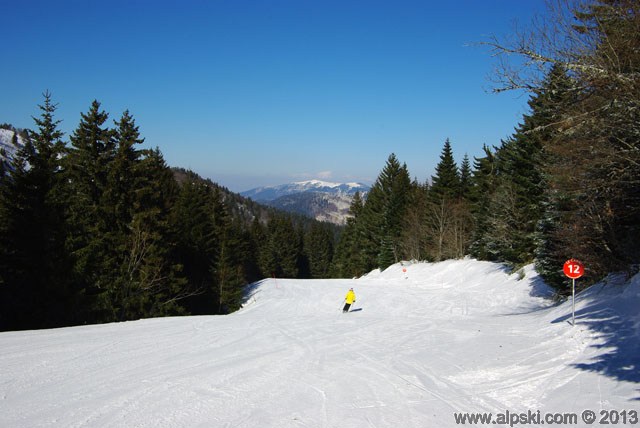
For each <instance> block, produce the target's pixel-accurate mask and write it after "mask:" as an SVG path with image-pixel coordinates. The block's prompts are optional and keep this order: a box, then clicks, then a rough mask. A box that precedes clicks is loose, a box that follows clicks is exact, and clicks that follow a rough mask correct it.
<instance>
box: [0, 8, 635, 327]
mask: <svg viewBox="0 0 640 428" xmlns="http://www.w3.org/2000/svg"><path fill="white" fill-rule="evenodd" d="M558 4H559V6H558V7H557V9H553V8H552V9H551V10H550V11H549V13H550V14H551V18H552V19H549V21H548V23H547V24H545V25H539V26H537V27H535V26H534V28H533V29H532V30H531V31H530V32H529V33H521V34H515V35H514V37H513V38H511V39H509V40H508V41H503V40H499V39H491V40H489V41H487V42H484V43H482V46H484V47H485V48H487V49H489V50H490V53H491V54H492V55H494V56H495V57H496V58H498V60H499V66H498V69H497V71H496V73H495V76H493V77H494V80H495V88H494V90H495V91H496V92H501V91H510V90H523V91H526V92H527V93H528V94H529V98H528V111H527V113H526V114H525V115H523V116H522V119H521V121H520V123H518V124H516V125H515V127H514V130H513V133H512V135H510V136H509V137H508V138H506V139H504V140H502V141H499V142H493V143H492V144H487V145H485V146H484V147H483V155H482V156H480V157H474V158H473V159H469V157H468V156H464V157H463V158H462V159H455V158H454V155H453V153H454V152H453V147H454V145H455V143H456V142H455V141H450V140H448V139H447V140H445V141H443V142H439V143H438V144H441V145H442V150H441V154H440V158H439V161H438V162H437V166H436V168H435V172H434V174H433V175H432V176H431V177H430V179H428V180H426V181H425V182H418V181H417V180H416V179H412V174H411V172H410V171H409V170H408V168H407V165H406V164H405V163H403V162H402V160H401V159H398V157H397V156H396V155H395V154H394V153H391V154H390V155H389V157H388V159H387V160H386V163H384V165H383V166H382V169H381V171H380V173H379V175H378V177H377V180H376V181H375V183H374V184H373V186H372V188H371V191H370V192H369V193H368V194H367V195H359V194H357V195H356V196H355V198H354V199H353V203H352V205H351V209H350V212H351V217H350V218H349V219H348V221H347V223H346V225H345V226H344V227H337V226H334V225H330V224H328V223H322V222H318V221H315V220H311V219H308V218H304V217H302V216H297V215H292V214H286V213H283V212H281V211H277V210H275V209H272V208H266V207H264V206H261V205H259V204H257V203H255V202H253V201H251V200H250V199H245V198H243V197H241V196H239V195H236V194H233V193H232V192H230V191H228V190H227V189H225V188H224V187H221V186H219V185H217V184H215V183H213V182H211V181H210V180H206V179H203V178H201V177H199V176H198V175H197V174H195V173H194V172H191V171H188V170H184V169H180V168H171V167H169V166H168V165H167V164H166V163H165V161H164V159H163V156H162V153H161V151H160V149H158V148H156V149H143V148H141V145H142V143H143V142H144V138H143V136H142V134H141V131H140V129H139V128H138V126H137V125H136V121H135V119H134V117H133V115H132V113H131V112H129V111H125V112H124V113H122V115H121V116H120V117H119V118H117V119H115V120H113V119H111V118H110V114H109V113H108V112H106V111H104V110H103V109H102V108H101V104H100V102H98V101H93V103H91V105H90V106H89V108H88V110H87V111H86V112H85V113H82V114H81V117H80V120H79V123H78V125H77V127H76V128H75V130H74V131H73V132H72V133H71V134H70V135H64V134H63V133H62V132H61V131H60V129H59V128H60V127H59V125H60V123H59V121H58V120H57V119H56V108H57V104H56V103H55V101H54V99H53V96H52V94H51V93H49V92H48V91H46V92H45V93H44V94H43V101H42V103H41V105H39V106H38V107H39V113H38V115H37V116H36V117H34V119H33V120H34V127H33V130H14V131H19V132H20V135H21V136H22V137H23V141H24V144H23V145H21V146H20V148H19V150H18V151H17V152H16V153H15V154H14V155H13V156H12V157H11V158H10V161H9V162H5V163H3V164H0V330H18V329H34V328H50V327H60V326H68V325H81V324H90V323H105V322H114V321H125V320H132V319H139V318H143V317H156V316H170V315H187V314H194V315H195V314H225V313H229V312H232V311H235V310H237V309H238V308H239V307H240V306H241V304H242V299H243V290H244V287H245V286H246V285H247V284H250V283H252V282H254V281H258V280H260V279H262V278H265V277H277V278H331V277H335V278H351V277H357V276H360V275H363V274H365V273H367V272H369V271H371V270H372V269H377V268H379V269H385V268H386V267H388V266H390V265H392V264H394V263H397V262H399V261H403V260H427V261H441V260H447V259H457V258H463V257H474V258H477V259H480V260H489V261H495V262H501V263H505V264H507V265H508V266H510V267H512V268H514V269H518V268H519V267H521V266H524V265H526V264H529V263H535V266H536V269H537V271H538V272H539V273H540V274H541V276H542V277H543V278H544V280H545V281H546V282H547V283H548V284H550V285H552V286H554V287H555V288H556V290H557V293H558V296H560V297H561V296H563V295H565V294H566V293H567V292H568V283H567V281H566V278H564V277H563V275H562V264H563V262H564V261H565V260H567V259H568V258H571V257H578V258H580V260H581V261H582V262H583V263H584V264H585V266H587V267H588V271H587V273H586V276H585V280H584V281H583V282H582V284H583V285H584V286H588V285H589V284H590V283H594V282H596V281H597V280H599V279H601V278H602V277H604V276H605V275H606V274H607V273H609V272H614V271H624V272H627V273H628V274H631V273H634V272H635V271H636V270H637V266H638V265H639V263H640V183H639V181H640V5H639V4H638V3H637V2H636V1H632V0H592V1H589V2H586V3H585V4H583V5H581V6H572V7H571V8H570V9H568V7H569V5H571V4H573V3H569V2H559V3H558ZM563 5H565V7H564V8H563ZM3 127H5V128H8V129H13V128H12V127H11V126H10V125H3ZM15 135H18V133H17V132H16V134H15ZM426 143H427V142H425V144H426ZM429 143H431V144H433V142H429ZM381 161H384V160H381ZM381 164H382V162H381Z"/></svg>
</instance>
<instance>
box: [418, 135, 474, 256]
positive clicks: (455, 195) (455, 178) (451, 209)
mask: <svg viewBox="0 0 640 428" xmlns="http://www.w3.org/2000/svg"><path fill="white" fill-rule="evenodd" d="M461 194H462V187H461V183H460V172H459V171H458V167H457V165H456V162H455V159H454V158H453V150H452V149H451V142H450V141H449V139H447V140H446V141H445V142H444V146H443V148H442V152H441V154H440V162H439V163H438V165H436V175H435V176H432V177H431V187H430V188H429V193H428V198H427V208H426V218H425V225H426V232H427V236H428V239H429V241H430V245H429V248H430V251H428V255H429V258H430V259H432V260H435V261H440V260H443V259H447V258H452V257H462V256H463V255H464V254H460V252H461V251H462V253H464V250H461V249H460V245H459V240H460V239H463V238H460V236H459V235H460V227H462V225H463V223H464V221H463V220H462V219H461V217H462V216H463V211H462V210H461V209H460V208H459V204H460V200H461ZM465 220H466V216H465Z"/></svg>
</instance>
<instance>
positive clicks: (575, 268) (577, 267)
mask: <svg viewBox="0 0 640 428" xmlns="http://www.w3.org/2000/svg"><path fill="white" fill-rule="evenodd" d="M562 271H563V272H564V274H565V275H566V276H567V277H568V278H571V281H572V287H571V325H576V279H578V278H580V277H581V276H582V275H583V274H584V265H583V264H582V263H581V262H580V261H578V260H576V259H569V260H567V261H566V262H564V265H563V266H562Z"/></svg>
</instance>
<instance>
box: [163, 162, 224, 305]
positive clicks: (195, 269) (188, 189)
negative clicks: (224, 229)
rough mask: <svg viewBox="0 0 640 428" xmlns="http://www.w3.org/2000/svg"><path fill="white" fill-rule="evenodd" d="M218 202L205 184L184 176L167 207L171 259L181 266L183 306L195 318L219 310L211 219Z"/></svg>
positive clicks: (215, 241) (216, 250) (215, 237)
mask: <svg viewBox="0 0 640 428" xmlns="http://www.w3.org/2000/svg"><path fill="white" fill-rule="evenodd" d="M218 205H219V203H218V201H216V200H215V197H214V195H213V192H212V190H211V188H210V187H209V186H207V184H206V183H204V182H202V181H200V180H197V179H196V177H195V174H193V173H188V175H187V179H186V180H185V181H184V182H183V183H182V185H181V187H180V192H179V194H178V197H177V199H176V201H175V203H174V204H173V205H172V207H171V224H172V229H173V230H174V236H175V238H176V247H175V250H174V254H173V257H174V258H175V259H176V261H177V262H178V263H179V264H180V265H181V266H182V274H183V275H184V276H185V279H186V281H187V282H188V284H189V289H190V294H191V296H190V297H189V298H188V299H187V300H185V302H184V306H185V307H186V308H187V310H188V311H189V312H190V313H192V314H195V315H202V314H214V313H218V311H219V307H220V304H219V301H220V293H219V283H218V278H217V277H216V274H215V267H216V265H217V263H218V258H219V256H220V254H219V241H218V240H219V236H218V234H219V232H218V231H217V229H216V224H215V216H216V215H219V213H218Z"/></svg>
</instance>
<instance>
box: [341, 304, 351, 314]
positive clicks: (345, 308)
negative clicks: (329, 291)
mask: <svg viewBox="0 0 640 428" xmlns="http://www.w3.org/2000/svg"><path fill="white" fill-rule="evenodd" d="M350 307H351V303H345V304H344V308H342V312H349V308H350Z"/></svg>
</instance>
